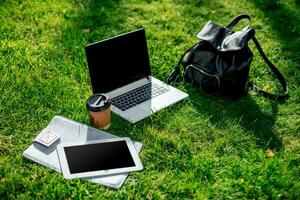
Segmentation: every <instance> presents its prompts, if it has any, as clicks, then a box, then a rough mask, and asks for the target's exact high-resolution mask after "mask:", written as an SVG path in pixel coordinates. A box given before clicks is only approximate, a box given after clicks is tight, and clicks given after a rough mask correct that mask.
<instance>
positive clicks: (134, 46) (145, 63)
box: [85, 29, 151, 93]
mask: <svg viewBox="0 0 300 200" xmlns="http://www.w3.org/2000/svg"><path fill="white" fill-rule="evenodd" d="M85 52H86V57H87V62H88V66H89V72H90V77H91V82H92V88H93V93H105V92H109V91H112V90H114V89H116V88H119V87H121V86H124V85H126V84H129V83H131V82H133V81H135V80H138V79H140V78H143V77H146V76H149V75H150V73H151V72H150V63H149V56H148V50H147V42H146V34H145V30H144V29H139V30H136V31H133V32H130V33H125V34H122V35H118V36H115V37H112V38H109V39H106V40H103V41H100V42H96V43H93V44H90V45H88V46H86V47H85Z"/></svg>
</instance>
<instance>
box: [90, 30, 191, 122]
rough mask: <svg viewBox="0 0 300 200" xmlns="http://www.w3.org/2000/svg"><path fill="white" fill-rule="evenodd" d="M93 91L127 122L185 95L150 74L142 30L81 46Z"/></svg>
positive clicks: (159, 108) (168, 104)
mask: <svg viewBox="0 0 300 200" xmlns="http://www.w3.org/2000/svg"><path fill="white" fill-rule="evenodd" d="M85 52H86V57H87V63H88V67H89V73H90V78H91V83H92V89H93V93H94V94H95V93H105V94H106V95H108V96H109V97H110V99H111V101H112V105H111V110H112V111H113V112H114V113H116V114H117V115H119V116H120V117H122V118H124V119H126V120H128V121H129V122H131V123H136V122H138V121H140V120H142V119H144V118H146V117H148V116H150V115H152V114H153V113H155V112H157V111H159V110H161V109H163V108H166V107H168V106H170V105H172V104H175V103H177V102H179V101H181V100H183V99H186V98H187V97H188V94H186V93H184V92H182V91H180V90H178V89H176V88H174V87H172V86H170V85H168V84H166V83H164V82H162V81H160V80H158V79H156V78H154V77H153V76H151V69H150V61H149V55H148V50H147V41H146V33H145V30H144V29H143V28H142V29H138V30H135V31H132V32H129V33H125V34H121V35H118V36H115V37H112V38H109V39H105V40H102V41H100V42H96V43H93V44H90V45H87V46H86V47H85Z"/></svg>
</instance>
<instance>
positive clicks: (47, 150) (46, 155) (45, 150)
mask: <svg viewBox="0 0 300 200" xmlns="http://www.w3.org/2000/svg"><path fill="white" fill-rule="evenodd" d="M46 129H48V130H49V131H51V132H54V133H56V134H58V135H59V136H60V140H58V141H57V142H55V143H54V144H52V145H51V146H50V147H45V146H43V145H41V144H38V143H36V142H34V143H33V144H32V145H31V146H30V147H28V148H27V149H26V150H25V151H24V152H23V156H24V157H25V158H27V159H29V160H32V161H34V162H36V163H39V164H42V165H44V166H47V167H50V168H51V169H54V170H55V171H57V172H60V173H61V168H60V163H59V158H58V155H57V152H56V146H57V145H58V144H59V143H65V142H74V141H78V142H80V141H92V140H100V139H108V138H116V137H118V136H115V135H112V134H110V133H107V132H104V131H101V130H99V129H96V128H93V127H90V126H87V125H85V124H82V123H79V122H76V121H73V120H70V119H67V118H65V117H61V116H55V117H54V118H53V119H52V120H51V122H50V123H49V124H48V126H47V127H46ZM133 143H134V146H135V149H136V151H137V153H139V152H140V151H141V149H142V146H143V144H142V143H140V142H135V141H133ZM127 176H128V173H124V174H118V175H113V176H106V177H91V178H84V179H85V180H88V181H90V182H93V183H97V184H103V185H105V186H108V187H112V188H119V187H121V186H122V185H123V183H124V181H125V179H126V178H127Z"/></svg>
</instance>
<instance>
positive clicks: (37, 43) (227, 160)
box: [0, 0, 300, 199]
mask: <svg viewBox="0 0 300 200" xmlns="http://www.w3.org/2000/svg"><path fill="white" fill-rule="evenodd" d="M299 5H300V2H299V0H287V1H283V0H281V1H273V0H268V1H263V0H252V1H250V0H249V1H243V0H236V1H230V0H222V1H217V0H213V1H204V0H186V1H183V0H168V1H167V0H166V1H162V0H161V1H150V0H144V1H143V0H114V1H110V0H101V1H96V0H89V1H80V0H73V1H72V0H70V1H68V0H66V1H51V0H45V1H33V0H32V1H30V0H27V1H7V0H1V1H0V24H1V26H0V182H1V183H0V199H38V198H41V199H82V198H86V199H89V198H99V199H107V198H109V199H184V198H187V199H191V198H196V199H209V198H212V199H223V198H224V199H300V181H299V180H300V154H299V152H300V138H299V133H300V128H299V127H300V117H299V114H300V101H299V97H300V90H299V85H300V84H299V82H300V81H299V80H300V75H299V67H300V56H299V55H300V50H299V46H300V34H299V33H300V6H299ZM240 13H249V14H250V15H251V16H252V17H253V27H254V28H255V29H256V32H257V38H258V40H259V41H260V43H261V44H262V47H263V49H264V50H265V52H266V54H267V55H268V57H269V58H270V59H271V60H272V61H273V62H274V63H275V64H276V65H277V66H278V68H279V69H280V71H282V73H283V74H284V76H285V77H286V79H287V82H288V84H289V89H290V98H289V99H288V100H287V101H285V102H276V101H272V100H268V99H265V98H262V97H260V96H257V95H255V93H253V92H250V94H249V95H248V96H246V97H243V98H241V99H239V100H236V101H232V100H228V99H224V98H220V97H214V96H208V95H207V94H204V93H202V92H200V91H199V90H197V89H193V88H191V86H189V85H186V84H184V83H178V84H176V87H178V88H180V89H182V90H183V91H185V92H187V93H188V94H189V95H190V98H189V100H188V101H186V102H182V103H179V104H177V105H175V106H173V107H170V108H168V109H165V110H162V111H160V112H158V113H157V114H155V115H153V116H151V117H150V118H148V119H146V120H143V121H142V122H140V123H137V124H135V125H131V124H129V123H128V122H126V121H124V120H122V119H121V118H119V117H118V116H116V115H113V117H112V126H111V128H110V129H109V131H110V132H112V133H115V134H117V135H119V136H128V137H131V138H132V139H134V140H138V141H141V142H143V143H144V149H143V150H142V152H141V160H142V162H143V165H144V170H143V171H142V172H137V173H131V174H130V176H129V178H128V179H127V180H126V182H125V184H124V186H123V187H122V188H121V189H119V190H111V189H108V188H106V187H104V186H101V185H94V184H91V183H89V182H85V181H82V180H66V179H64V178H63V177H62V175H61V174H59V173H56V172H54V171H52V170H50V169H48V168H46V167H43V166H40V165H37V164H34V163H32V162H30V161H27V160H25V159H24V158H23V157H22V152H23V151H24V150H25V149H26V148H27V147H28V146H29V145H30V144H31V143H32V140H33V139H34V138H35V136H36V133H37V132H38V131H39V130H41V129H42V128H43V127H45V126H46V125H47V124H48V122H49V121H50V120H51V119H52V118H53V117H54V116H55V115H62V116H65V117H68V118H71V119H74V120H77V121H79V122H82V123H86V124H89V118H88V115H87V112H86V108H85V100H86V99H87V98H88V96H89V95H90V94H91V93H92V91H91V86H90V80H89V74H88V68H87V64H86V59H85V53H84V46H85V45H86V44H88V43H91V42H95V41H98V40H101V39H104V38H107V37H110V36H114V35H117V34H119V33H123V32H126V31H131V30H134V29H136V28H140V27H144V28H145V29H146V32H147V39H148V49H149V54H150V61H151V65H152V72H153V74H154V75H155V76H156V77H158V78H160V79H162V80H164V79H165V77H166V76H167V75H168V73H169V72H170V71H171V69H172V68H173V66H174V64H175V63H176V62H177V60H178V59H179V57H180V56H181V54H182V53H183V52H184V51H185V50H186V49H187V48H188V47H190V46H191V45H193V44H194V43H195V42H197V41H198V40H197V38H196V37H195V35H196V33H197V32H198V31H199V30H200V29H201V28H202V26H203V25H204V24H205V23H206V22H207V21H208V20H213V21H215V22H218V23H220V24H223V25H225V24H226V23H227V22H229V20H230V19H232V18H233V17H234V16H236V15H238V14H240ZM250 46H251V47H252V49H254V45H253V44H252V43H251V44H250ZM254 53H255V54H256V56H255V59H254V61H253V64H252V68H251V73H250V76H251V79H252V80H254V81H255V82H256V83H258V85H262V86H264V88H265V89H268V90H274V91H278V88H280V86H279V84H278V82H277V81H276V79H275V78H274V76H273V75H272V73H271V72H270V71H269V69H268V68H267V67H266V65H265V64H264V62H263V61H262V59H261V58H260V57H259V56H258V54H257V51H256V50H254ZM274 88H275V89H274ZM268 149H271V150H272V151H273V152H274V156H273V157H267V156H266V153H267V152H268Z"/></svg>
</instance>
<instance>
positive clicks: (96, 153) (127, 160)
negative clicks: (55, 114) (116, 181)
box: [57, 138, 143, 179]
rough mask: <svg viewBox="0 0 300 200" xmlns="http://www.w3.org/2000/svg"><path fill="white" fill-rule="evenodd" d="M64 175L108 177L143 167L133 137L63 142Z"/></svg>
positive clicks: (69, 177) (59, 152)
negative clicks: (131, 138)
mask: <svg viewBox="0 0 300 200" xmlns="http://www.w3.org/2000/svg"><path fill="white" fill-rule="evenodd" d="M57 153H58V156H59V160H60V165H61V170H62V173H63V176H64V177H65V178H67V179H73V178H83V177H93V176H106V175H112V174H120V173H125V172H131V171H139V170H142V169H143V165H142V163H141V161H140V159H139V156H138V154H137V152H136V150H135V148H134V145H133V143H132V141H131V140H130V139H129V138H113V139H103V140H95V141H90V142H85V143H83V142H77V143H62V144H59V145H58V146H57Z"/></svg>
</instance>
